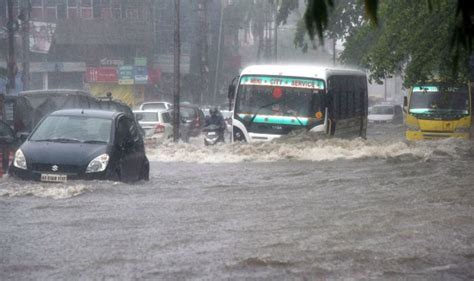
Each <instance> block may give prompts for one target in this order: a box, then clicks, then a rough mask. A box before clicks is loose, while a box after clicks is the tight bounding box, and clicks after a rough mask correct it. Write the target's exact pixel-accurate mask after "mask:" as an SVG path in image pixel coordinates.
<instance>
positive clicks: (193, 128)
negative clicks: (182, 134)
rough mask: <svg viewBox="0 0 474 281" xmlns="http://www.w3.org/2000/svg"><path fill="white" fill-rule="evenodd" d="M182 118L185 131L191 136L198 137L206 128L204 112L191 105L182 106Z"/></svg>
mask: <svg viewBox="0 0 474 281" xmlns="http://www.w3.org/2000/svg"><path fill="white" fill-rule="evenodd" d="M179 106H180V109H179V110H180V112H179V113H180V116H181V121H182V124H183V127H184V128H183V129H185V130H186V132H187V133H188V135H189V136H191V137H196V136H198V135H199V134H200V133H201V131H202V128H203V127H204V122H205V116H204V113H203V112H202V110H201V109H200V108H199V107H197V106H195V105H191V104H187V103H183V104H180V105H179Z"/></svg>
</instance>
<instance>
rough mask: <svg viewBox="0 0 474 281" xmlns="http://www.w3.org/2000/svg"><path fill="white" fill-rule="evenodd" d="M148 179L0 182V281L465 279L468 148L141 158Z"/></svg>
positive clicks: (471, 261)
mask: <svg viewBox="0 0 474 281" xmlns="http://www.w3.org/2000/svg"><path fill="white" fill-rule="evenodd" d="M149 158H150V160H151V179H150V181H149V182H146V183H145V182H141V183H138V184H133V185H128V184H122V183H113V182H83V181H79V182H70V183H67V184H43V183H31V182H23V181H18V180H15V179H11V178H4V179H2V180H1V181H0V224H1V228H0V280H78V279H80V280H91V279H92V280H97V279H99V280H116V279H119V280H123V279H125V280H130V279H140V280H141V279H150V280H222V279H231V280H241V279H245V280H261V279H264V280H400V279H402V280H473V279H474V173H472V171H473V166H474V145H473V143H472V142H467V141H459V140H443V141H438V142H421V143H407V142H405V141H404V140H403V128H402V127H401V126H396V125H388V126H382V125H377V126H373V127H370V131H369V137H368V140H366V141H365V140H337V139H329V140H328V139H321V140H315V139H312V138H311V137H307V136H294V137H290V138H288V139H286V140H285V141H282V142H276V143H262V144H235V145H230V144H225V145H219V146H215V147H204V146H203V145H202V139H200V138H198V139H195V140H193V142H192V143H191V144H178V145H175V144H165V145H162V146H159V147H157V148H154V149H150V150H149Z"/></svg>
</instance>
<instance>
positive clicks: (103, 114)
mask: <svg viewBox="0 0 474 281" xmlns="http://www.w3.org/2000/svg"><path fill="white" fill-rule="evenodd" d="M122 114H124V113H123V112H118V111H109V110H98V109H61V110H57V111H54V112H53V113H51V114H50V115H51V116H87V117H97V118H106V119H114V118H116V117H117V116H119V115H122Z"/></svg>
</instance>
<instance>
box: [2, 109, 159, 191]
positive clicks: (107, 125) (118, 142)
mask: <svg viewBox="0 0 474 281" xmlns="http://www.w3.org/2000/svg"><path fill="white" fill-rule="evenodd" d="M149 169H150V168H149V162H148V159H147V157H146V155H145V147H144V143H143V139H142V137H141V135H140V133H139V130H138V124H137V123H136V121H135V119H134V118H133V117H130V116H129V115H128V114H125V113H123V112H113V111H105V110H90V109H68V110H59V111H55V112H53V113H51V114H49V115H48V116H47V117H45V118H44V119H43V120H42V121H41V122H40V123H39V124H38V125H37V126H36V127H35V128H34V130H33V131H32V133H31V135H29V137H28V138H27V140H26V141H25V142H24V143H23V144H22V145H21V146H20V148H19V149H18V150H17V151H16V152H15V155H14V158H13V162H12V164H11V166H10V169H9V173H10V174H11V175H12V176H15V177H19V178H22V179H30V180H37V181H46V182H65V181H67V180H74V179H110V180H120V181H127V182H128V181H136V180H148V178H149Z"/></svg>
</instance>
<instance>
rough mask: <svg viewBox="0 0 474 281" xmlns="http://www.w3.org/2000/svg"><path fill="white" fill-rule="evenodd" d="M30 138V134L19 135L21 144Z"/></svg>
mask: <svg viewBox="0 0 474 281" xmlns="http://www.w3.org/2000/svg"><path fill="white" fill-rule="evenodd" d="M29 136H30V133H27V132H23V133H18V136H17V138H18V139H19V140H20V142H21V143H24V142H25V141H26V140H27V139H28V137H29Z"/></svg>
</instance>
